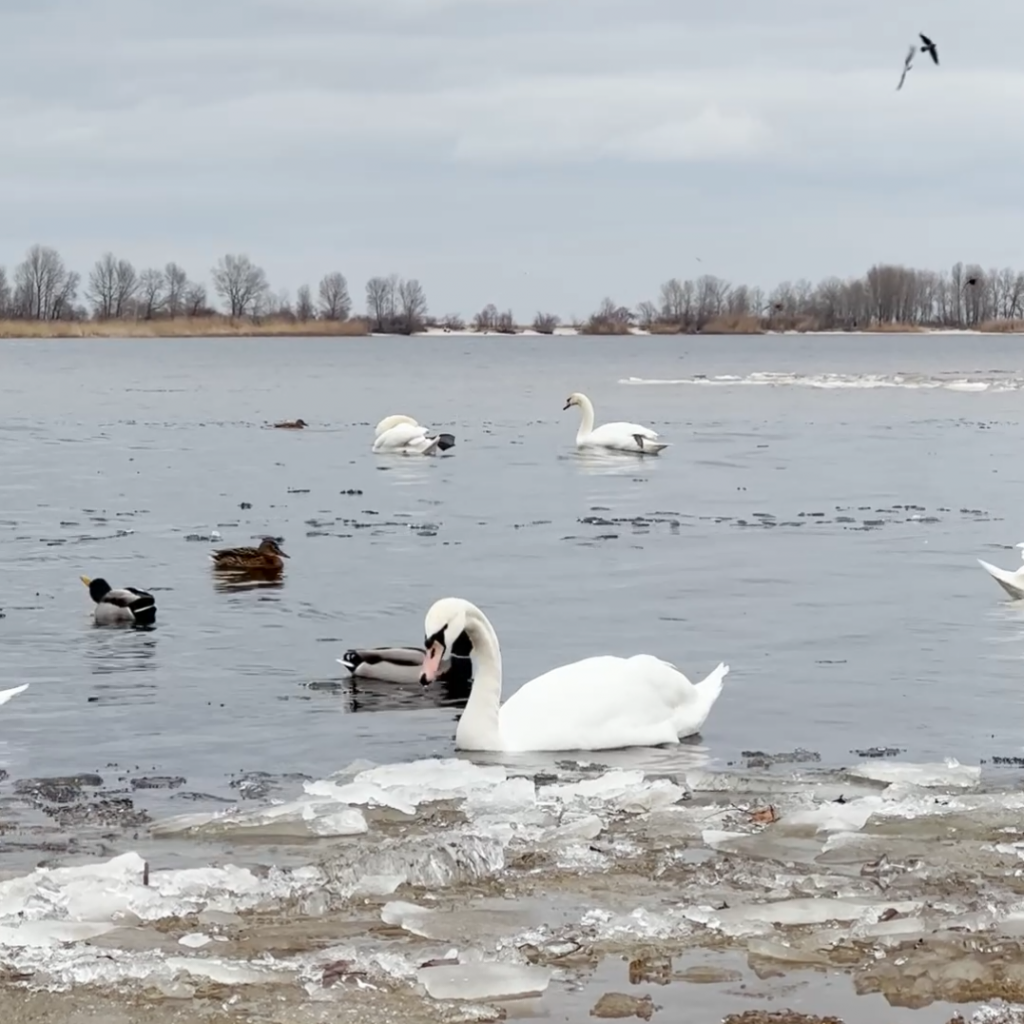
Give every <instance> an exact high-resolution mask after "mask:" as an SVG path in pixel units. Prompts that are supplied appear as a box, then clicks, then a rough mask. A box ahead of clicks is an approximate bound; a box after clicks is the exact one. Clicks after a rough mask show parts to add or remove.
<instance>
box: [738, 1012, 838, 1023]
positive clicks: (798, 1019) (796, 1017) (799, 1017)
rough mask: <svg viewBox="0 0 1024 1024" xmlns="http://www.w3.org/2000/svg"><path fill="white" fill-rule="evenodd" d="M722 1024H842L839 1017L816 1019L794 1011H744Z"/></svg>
mask: <svg viewBox="0 0 1024 1024" xmlns="http://www.w3.org/2000/svg"><path fill="white" fill-rule="evenodd" d="M722 1024H843V1021H842V1020H841V1019H840V1018H839V1017H817V1016H815V1015H814V1014H809V1013H797V1012H796V1011H795V1010H744V1011H743V1013H730V1014H729V1016H728V1017H725V1018H723V1020H722Z"/></svg>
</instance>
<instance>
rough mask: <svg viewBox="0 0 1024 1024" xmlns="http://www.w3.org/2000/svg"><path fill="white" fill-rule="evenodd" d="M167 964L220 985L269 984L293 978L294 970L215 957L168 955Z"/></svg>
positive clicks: (174, 968) (171, 967) (174, 969)
mask: <svg viewBox="0 0 1024 1024" xmlns="http://www.w3.org/2000/svg"><path fill="white" fill-rule="evenodd" d="M166 963H167V966H168V967H169V968H170V969H171V970H172V971H188V973H189V974H191V975H193V976H194V977H197V978H209V979H210V980H211V981H216V982H219V983H220V984H221V985H270V984H273V983H275V982H277V983H285V982H289V981H292V980H294V977H295V975H294V972H292V971H285V970H280V969H270V968H266V967H260V966H257V965H255V964H254V963H253V962H252V961H250V962H249V963H240V962H238V961H232V960H219V959H217V958H215V957H203V958H199V957H187V956H169V957H168V958H167V961H166Z"/></svg>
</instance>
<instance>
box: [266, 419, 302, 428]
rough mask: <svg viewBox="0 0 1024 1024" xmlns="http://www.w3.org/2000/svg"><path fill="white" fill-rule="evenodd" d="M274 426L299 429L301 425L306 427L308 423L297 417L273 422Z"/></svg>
mask: <svg viewBox="0 0 1024 1024" xmlns="http://www.w3.org/2000/svg"><path fill="white" fill-rule="evenodd" d="M274 426H275V427H277V429H278V430H301V429H302V428H303V427H308V426H309V424H308V423H307V422H306V421H305V420H303V419H298V420H281V422H280V423H275V424H274Z"/></svg>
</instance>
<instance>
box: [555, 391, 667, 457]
mask: <svg viewBox="0 0 1024 1024" xmlns="http://www.w3.org/2000/svg"><path fill="white" fill-rule="evenodd" d="M574 405H578V406H579V407H580V411H581V412H582V414H583V418H582V419H581V420H580V429H579V430H577V431H576V447H577V448H609V449H611V450H612V451H617V452H637V453H639V454H640V455H657V454H658V452H660V451H661V450H662V449H663V448H667V447H668V446H669V442H668V441H660V440H658V434H657V433H656V432H655V431H653V430H651V428H650V427H642V426H640V424H639V423H603V424H602V425H601V426H600V427H598V428H597V429H596V430H595V429H594V403H593V402H591V401H590V399H589V398H587V396H586V395H584V394H581V393H580V392H579V391H574V392H573V393H572V394H571V395H570V396H569V397H568V398H567V399H566V400H565V405H564V406H563V407H562V412H565V410H566V409H569V408H571V407H572V406H574Z"/></svg>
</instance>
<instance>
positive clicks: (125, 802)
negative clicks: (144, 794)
mask: <svg viewBox="0 0 1024 1024" xmlns="http://www.w3.org/2000/svg"><path fill="white" fill-rule="evenodd" d="M102 785H103V779H102V778H101V777H100V776H99V775H93V774H90V773H83V774H80V775H59V776H53V777H51V778H36V779H19V780H18V781H17V782H16V783H15V784H14V791H15V793H17V794H18V795H19V796H21V797H23V798H24V799H26V800H28V801H29V803H31V804H32V805H33V806H34V807H36V808H37V809H38V810H39V811H41V812H42V813H43V814H45V815H46V816H47V817H48V818H50V819H52V820H53V821H54V822H55V823H56V824H57V825H58V826H60V827H61V828H71V827H82V826H89V825H100V826H103V827H105V828H110V827H117V828H123V829H134V828H139V827H140V826H142V825H145V824H148V823H149V822H150V821H151V820H152V819H151V818H150V816H149V814H148V813H147V812H146V811H143V810H139V809H137V808H136V807H135V804H134V803H133V801H132V799H131V797H129V796H126V795H124V793H123V791H121V792H118V791H113V790H104V789H100V788H99V787H100V786H102ZM87 790H91V792H86V791H87Z"/></svg>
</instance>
